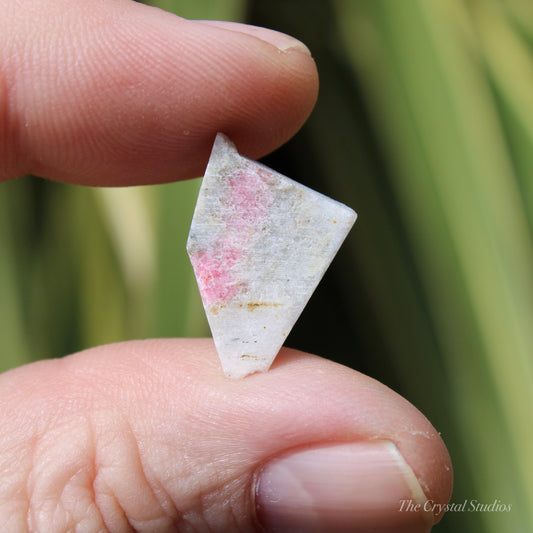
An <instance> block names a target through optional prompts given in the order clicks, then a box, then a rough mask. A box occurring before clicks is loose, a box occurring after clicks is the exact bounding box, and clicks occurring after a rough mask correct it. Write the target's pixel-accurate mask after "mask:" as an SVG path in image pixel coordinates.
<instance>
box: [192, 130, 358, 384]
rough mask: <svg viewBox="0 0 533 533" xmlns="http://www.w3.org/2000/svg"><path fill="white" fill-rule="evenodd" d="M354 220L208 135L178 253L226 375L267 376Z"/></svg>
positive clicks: (223, 138)
mask: <svg viewBox="0 0 533 533" xmlns="http://www.w3.org/2000/svg"><path fill="white" fill-rule="evenodd" d="M356 217H357V215H356V213H355V212H354V211H353V210H352V209H350V208H349V207H346V206H345V205H343V204H341V203H339V202H337V201H335V200H332V199H331V198H328V197H326V196H324V195H322V194H320V193H317V192H316V191H313V190H311V189H309V188H308V187H305V186H303V185H301V184H299V183H297V182H295V181H293V180H291V179H289V178H287V177H285V176H283V175H282V174H279V173H277V172H275V171H274V170H271V169H269V168H268V167H265V166H264V165H261V164H260V163H257V162H255V161H252V160H250V159H248V158H246V157H243V156H241V155H240V154H239V153H238V152H237V150H236V148H235V146H234V144H233V143H232V142H231V141H230V140H229V139H228V138H227V137H226V136H225V135H223V134H221V133H219V134H218V135H217V137H216V139H215V143H214V146H213V151H212V153H211V158H210V159H209V164H208V166H207V169H206V173H205V177H204V180H203V182H202V186H201V189H200V194H199V196H198V203H197V205H196V209H195V212H194V217H193V221H192V225H191V230H190V233H189V239H188V242H187V251H188V253H189V257H190V259H191V263H192V266H193V269H194V273H195V276H196V280H197V282H198V287H199V289H200V294H201V297H202V302H203V304H204V308H205V311H206V314H207V319H208V321H209V326H210V328H211V332H212V334H213V340H214V342H215V345H216V348H217V351H218V354H219V357H220V361H221V363H222V368H223V370H224V373H225V374H226V375H227V376H229V377H234V378H240V377H244V376H246V375H248V374H251V373H253V372H259V371H266V370H268V369H269V367H270V365H271V364H272V361H273V360H274V358H275V357H276V355H277V353H278V352H279V350H280V348H281V346H282V345H283V343H284V341H285V338H286V337H287V335H288V334H289V332H290V330H291V329H292V327H293V326H294V323H295V322H296V320H297V319H298V317H299V316H300V313H301V312H302V310H303V308H304V307H305V305H306V304H307V302H308V300H309V298H310V297H311V295H312V293H313V291H314V290H315V288H316V286H317V285H318V283H319V281H320V280H321V279H322V276H323V275H324V272H325V271H326V269H327V268H328V266H329V264H330V263H331V261H332V260H333V258H334V257H335V255H336V253H337V251H338V250H339V248H340V246H341V244H342V242H343V241H344V239H345V238H346V236H347V234H348V232H349V231H350V228H351V227H352V225H353V224H354V222H355V219H356Z"/></svg>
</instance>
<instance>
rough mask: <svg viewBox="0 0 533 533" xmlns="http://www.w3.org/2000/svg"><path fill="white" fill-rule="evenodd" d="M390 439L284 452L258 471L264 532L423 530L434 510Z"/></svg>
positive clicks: (258, 501) (260, 519) (258, 499)
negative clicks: (429, 505)
mask: <svg viewBox="0 0 533 533" xmlns="http://www.w3.org/2000/svg"><path fill="white" fill-rule="evenodd" d="M426 502H427V499H426V497H425V495H424V492H423V491H422V489H421V487H420V484H419V483H418V480H417V478H416V476H415V475H414V473H413V471H412V470H411V468H410V467H409V465H408V464H407V463H406V462H405V460H404V459H403V457H402V456H401V455H400V453H399V451H398V449H397V448H396V446H395V445H394V444H393V443H392V442H388V441H371V442H368V441H367V442H356V443H349V444H337V445H324V446H322V447H317V448H310V449H304V450H299V451H294V452H289V453H287V454H286V455H283V456H281V457H278V458H275V459H272V460H271V461H269V462H268V463H266V465H264V466H263V467H262V468H261V470H260V471H259V473H258V475H257V478H256V485H255V503H256V516H257V520H258V522H259V523H260V524H261V526H262V527H263V528H264V529H265V530H266V531H276V532H278V533H281V532H291V533H296V532H301V533H303V532H324V531H328V532H331V533H333V532H341V531H373V532H381V533H383V532H391V533H392V532H395V533H397V532H399V531H405V532H406V533H407V532H409V533H418V532H427V531H429V530H430V529H431V526H432V524H433V514H432V513H431V510H430V509H427V507H428V506H427V505H425V503H426Z"/></svg>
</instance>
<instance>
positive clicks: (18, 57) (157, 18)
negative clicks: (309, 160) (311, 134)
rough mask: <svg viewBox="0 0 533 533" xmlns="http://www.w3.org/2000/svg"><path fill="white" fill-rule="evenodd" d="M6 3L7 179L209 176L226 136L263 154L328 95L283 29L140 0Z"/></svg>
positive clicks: (0, 137)
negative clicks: (220, 136)
mask: <svg viewBox="0 0 533 533" xmlns="http://www.w3.org/2000/svg"><path fill="white" fill-rule="evenodd" d="M1 4H4V5H3V6H2V11H3V13H4V14H5V15H4V16H3V18H2V20H1V21H0V179H4V180H5V179H9V178H13V177H17V176H20V175H23V174H26V173H33V174H36V175H39V176H42V177H47V178H52V179H56V180H60V181H65V182H71V183H78V184H85V185H129V184H146V183H157V182H166V181H173V180H177V179H182V178H189V177H195V176H198V175H200V174H201V173H202V171H203V169H204V167H205V163H206V161H207V157H208V153H209V150H210V147H211V144H212V141H213V138H214V135H215V133H216V132H217V131H223V132H224V133H226V134H227V135H229V136H230V137H231V138H232V139H233V140H234V141H235V142H236V144H237V146H238V148H239V150H240V151H241V152H243V153H245V154H246V155H248V156H250V157H254V158H255V157H260V156H262V155H264V154H266V153H268V152H269V151H272V150H273V149H275V148H276V147H278V146H279V145H281V144H282V143H284V142H285V141H286V140H288V139H289V138H290V137H291V136H292V135H293V134H294V133H295V132H296V131H297V130H298V129H299V128H300V127H301V125H302V123H303V122H304V121H305V119H306V118H307V116H308V114H309V113H310V111H311V109H312V107H313V105H314V102H315V99H316V94H317V85H318V83H317V74H316V68H315V64H314V62H313V60H312V58H311V56H310V55H309V53H308V51H307V50H306V48H305V47H304V46H303V45H302V44H301V43H299V42H298V41H296V40H293V39H291V38H290V37H288V36H284V35H282V34H279V33H277V32H271V31H269V30H265V29H254V28H251V27H246V26H242V25H236V24H235V25H231V24H227V23H225V24H216V23H211V22H201V21H187V20H185V19H181V18H179V17H176V16H174V15H172V14H170V13H166V12H164V11H161V10H158V9H155V8H152V7H148V6H145V5H142V4H138V3H135V2H130V1H129V0H127V1H126V0H124V1H123V0H109V1H106V2H91V3H88V2H83V1H81V0H69V1H68V2H67V1H66V0H53V1H49V0H47V1H46V2H45V1H44V0H38V1H36V2H31V3H24V4H22V5H19V4H16V5H13V4H14V3H12V2H11V1H10V0H0V5H1ZM40 7H41V8H42V9H39V8H40ZM37 13H38V16H37Z"/></svg>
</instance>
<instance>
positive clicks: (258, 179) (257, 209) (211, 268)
mask: <svg viewBox="0 0 533 533" xmlns="http://www.w3.org/2000/svg"><path fill="white" fill-rule="evenodd" d="M269 176H270V174H269V173H268V172H267V171H266V170H263V169H254V168H244V169H239V170H238V171H237V172H235V173H234V174H232V175H231V176H229V177H228V185H229V190H228V192H227V193H226V195H225V197H224V202H223V203H224V207H225V214H224V216H223V218H222V223H223V224H224V227H225V230H224V239H223V240H219V241H218V242H216V243H215V250H214V251H213V252H212V253H209V252H203V253H200V254H198V255H197V256H196V257H194V258H191V261H192V264H193V268H194V271H195V274H196V278H197V280H198V286H199V289H200V294H201V295H202V300H203V301H204V303H205V304H206V305H212V304H221V303H225V302H227V301H228V300H229V299H230V298H233V297H234V296H236V295H237V294H238V293H239V291H241V290H242V289H243V288H244V287H243V284H242V283H237V282H236V281H235V279H234V277H233V272H232V269H233V267H234V266H235V265H236V264H237V263H238V262H239V261H240V260H241V259H242V257H243V256H245V254H246V253H247V252H248V251H249V250H248V248H249V246H248V241H249V239H250V238H251V237H252V236H253V234H254V232H255V231H257V229H258V227H260V226H261V224H262V223H263V222H264V221H265V220H266V219H267V218H268V207H269V206H270V205H271V204H272V202H273V201H274V200H273V195H272V193H271V192H270V190H269V189H268V185H267V180H268V178H269Z"/></svg>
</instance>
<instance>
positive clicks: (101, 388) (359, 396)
mask: <svg viewBox="0 0 533 533" xmlns="http://www.w3.org/2000/svg"><path fill="white" fill-rule="evenodd" d="M0 404H1V405H2V411H1V413H0V523H2V524H4V525H5V527H4V530H5V531H22V530H26V528H28V529H29V530H30V531H47V532H51V533H55V532H60V531H67V530H69V531H70V530H76V531H78V530H83V531H126V530H130V529H133V530H135V531H146V532H154V531H157V532H164V531H199V532H204V531H209V532H218V531H250V532H251V531H256V530H260V528H261V527H264V528H266V529H267V530H269V529H272V530H275V531H290V532H294V531H316V532H318V531H321V532H324V531H328V532H335V531H380V532H400V531H402V532H409V533H416V532H422V531H428V530H429V529H430V527H431V525H432V524H433V521H436V520H437V519H438V516H434V514H435V515H436V514H437V513H433V512H432V511H434V510H435V509H442V507H443V505H442V504H444V503H446V502H447V501H448V498H449V494H450V490H451V472H450V463H449V457H448V454H447V451H446V448H445V447H444V444H443V443H442V440H441V439H440V437H439V436H438V434H437V433H436V431H435V430H434V429H433V428H432V427H431V425H430V424H429V423H428V421H427V420H426V419H425V418H424V417H423V416H422V415H421V414H420V413H419V412H418V411H417V410H416V409H415V408H414V407H412V406H411V405H410V404H409V403H408V402H407V401H405V400H403V399H402V398H400V397H399V396H398V395H396V394H395V393H393V392H392V391H390V390H389V389H387V388H386V387H384V386H383V385H380V384H379V383H377V382H375V381H373V380H371V379H370V378H367V377H365V376H362V375H360V374H357V373H356V372H354V371H352V370H349V369H347V368H344V367H341V366H339V365H337V364H334V363H331V362H329V361H326V360H323V359H320V358H318V357H313V356H308V355H305V354H302V353H299V352H296V351H292V350H283V351H282V353H281V354H280V356H279V357H278V360H277V361H276V362H275V364H274V366H273V368H272V370H271V371H269V372H268V373H266V374H257V375H253V376H250V377H249V378H246V379H244V380H237V381H235V380H229V379H227V378H225V377H224V376H223V374H222V373H221V372H220V369H219V365H218V362H217V359H216V354H215V352H214V348H213V346H212V343H211V341H207V340H152V341H135V342H127V343H122V344H117V345H109V346H103V347H100V348H95V349H92V350H88V351H86V352H82V353H80V354H77V355H74V356H71V357H68V358H65V359H61V360H56V361H43V362H39V363H35V364H32V365H30V366H26V367H21V368H19V369H16V370H13V371H10V372H8V373H6V374H4V375H3V376H0ZM402 502H403V503H402ZM429 502H431V505H429ZM439 504H440V506H439Z"/></svg>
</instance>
